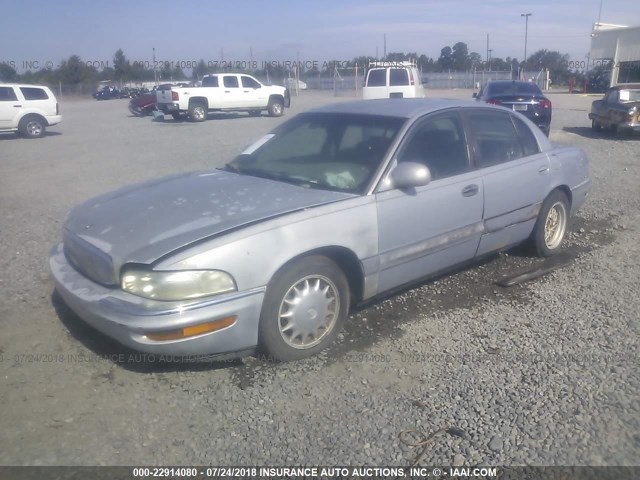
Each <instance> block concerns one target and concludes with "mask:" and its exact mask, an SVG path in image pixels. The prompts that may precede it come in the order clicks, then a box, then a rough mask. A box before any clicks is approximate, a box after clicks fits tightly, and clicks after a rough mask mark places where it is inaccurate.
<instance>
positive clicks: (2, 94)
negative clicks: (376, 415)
mask: <svg viewBox="0 0 640 480" xmlns="http://www.w3.org/2000/svg"><path fill="white" fill-rule="evenodd" d="M16 100H18V97H16V92H14V91H13V88H12V87H0V102H13V101H16Z"/></svg>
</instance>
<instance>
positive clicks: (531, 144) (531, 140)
mask: <svg viewBox="0 0 640 480" xmlns="http://www.w3.org/2000/svg"><path fill="white" fill-rule="evenodd" d="M511 118H512V120H513V123H514V125H515V126H516V131H517V132H518V137H520V143H521V144H522V150H523V151H524V156H525V157H528V156H529V155H535V154H536V153H540V147H538V141H537V140H536V137H535V135H534V134H533V133H532V132H531V129H530V128H529V127H527V126H526V125H525V123H524V122H523V121H522V120H520V119H519V118H518V117H516V116H515V115H514V116H513V117H511Z"/></svg>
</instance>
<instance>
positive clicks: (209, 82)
mask: <svg viewBox="0 0 640 480" xmlns="http://www.w3.org/2000/svg"><path fill="white" fill-rule="evenodd" d="M202 86H203V87H217V86H219V85H218V77H204V78H203V79H202Z"/></svg>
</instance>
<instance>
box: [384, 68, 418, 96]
mask: <svg viewBox="0 0 640 480" xmlns="http://www.w3.org/2000/svg"><path fill="white" fill-rule="evenodd" d="M409 77H410V75H409V70H408V69H406V68H389V98H403V97H413V96H415V95H414V93H415V92H414V91H413V88H412V86H411V80H412V79H410V78H409ZM414 81H415V80H414Z"/></svg>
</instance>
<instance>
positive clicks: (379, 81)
mask: <svg viewBox="0 0 640 480" xmlns="http://www.w3.org/2000/svg"><path fill="white" fill-rule="evenodd" d="M388 84H389V83H388V81H387V69H386V68H372V69H370V70H369V71H368V72H367V78H366V80H365V84H364V89H363V91H362V97H363V98H364V99H365V100H366V99H372V98H388V97H389V88H388V87H387V85H388Z"/></svg>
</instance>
